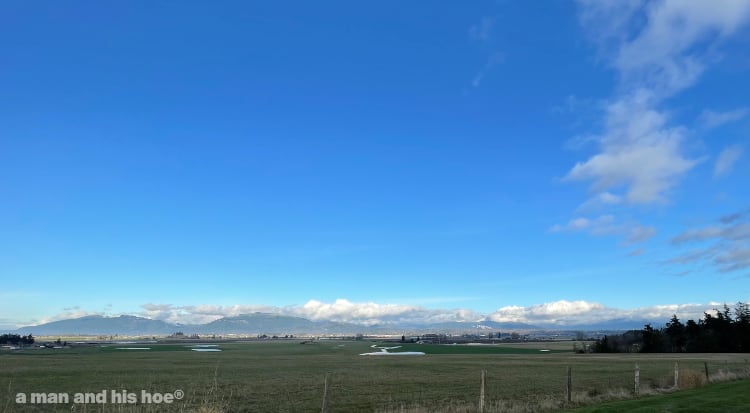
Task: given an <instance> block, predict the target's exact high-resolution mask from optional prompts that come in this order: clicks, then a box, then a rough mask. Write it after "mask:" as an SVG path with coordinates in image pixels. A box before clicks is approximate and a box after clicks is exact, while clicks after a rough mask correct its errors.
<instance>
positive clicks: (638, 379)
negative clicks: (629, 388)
mask: <svg viewBox="0 0 750 413" xmlns="http://www.w3.org/2000/svg"><path fill="white" fill-rule="evenodd" d="M640 391H641V368H640V367H638V364H636V365H635V382H634V383H633V393H635V397H638V393H639V392H640Z"/></svg>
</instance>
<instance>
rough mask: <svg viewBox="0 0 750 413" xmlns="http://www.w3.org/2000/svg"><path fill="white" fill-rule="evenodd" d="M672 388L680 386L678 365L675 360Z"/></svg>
mask: <svg viewBox="0 0 750 413" xmlns="http://www.w3.org/2000/svg"><path fill="white" fill-rule="evenodd" d="M674 388H675V389H679V388H680V366H679V365H678V362H676V361H675V362H674Z"/></svg>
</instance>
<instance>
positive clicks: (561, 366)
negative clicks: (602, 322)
mask: <svg viewBox="0 0 750 413" xmlns="http://www.w3.org/2000/svg"><path fill="white" fill-rule="evenodd" d="M371 344H373V343H371V342H365V341H351V342H340V341H328V342H326V341H320V342H315V343H313V344H300V343H299V342H251V343H232V344H221V346H220V348H221V350H222V351H221V352H213V353H211V352H206V353H202V352H194V351H191V350H190V348H189V347H186V345H182V344H143V345H141V344H138V345H112V346H103V347H98V346H94V347H91V348H72V349H59V350H24V351H21V352H7V351H5V352H0V368H1V369H2V372H3V375H2V379H0V413H5V412H27V411H45V412H46V411H60V412H62V411H66V412H69V411H71V405H70V404H59V405H49V404H47V405H38V404H37V405H32V404H25V405H22V404H17V403H16V400H15V397H16V394H17V393H24V394H29V393H32V392H35V393H38V392H44V393H67V394H70V395H71V397H72V395H73V394H74V393H79V392H90V393H97V392H101V391H102V390H106V391H107V392H110V391H112V390H114V391H119V392H122V391H123V390H124V391H127V392H129V393H137V394H139V395H140V392H141V391H142V390H145V391H147V392H150V393H155V392H158V393H167V392H170V393H171V392H174V391H175V390H178V389H179V390H182V391H183V392H184V395H185V396H184V398H183V399H182V400H178V401H175V402H174V403H172V404H170V405H164V404H162V405H158V406H156V405H140V404H137V405H135V406H133V405H129V404H120V405H112V404H108V405H106V406H104V408H103V406H101V405H78V406H76V411H79V412H80V411H92V412H94V411H123V412H125V411H174V412H178V411H196V410H198V409H199V408H201V407H204V411H211V410H205V408H207V407H211V408H216V409H215V410H213V411H232V412H235V411H240V412H241V411H246V412H258V411H263V412H265V411H269V412H301V411H311V412H312V411H320V408H321V404H322V400H323V388H324V380H325V377H326V375H328V377H329V405H330V410H331V411H332V412H356V411H370V412H372V411H400V410H401V409H402V408H407V411H434V410H443V411H451V409H454V410H455V411H474V409H475V408H476V405H477V402H478V398H479V390H480V389H479V387H480V386H479V382H480V374H481V371H482V370H483V369H485V370H486V371H487V385H486V399H487V404H488V406H497V405H498V404H499V403H505V404H508V403H510V404H518V405H526V406H534V405H535V403H539V402H540V401H544V402H545V403H546V404H545V405H546V406H560V407H561V406H563V405H564V399H565V388H566V387H565V386H566V385H565V383H566V369H567V367H568V366H570V367H571V368H572V372H573V389H574V402H575V403H590V402H592V401H596V400H598V399H599V398H602V399H606V395H607V394H608V393H609V392H611V391H612V390H613V389H614V390H617V389H620V391H621V393H622V392H624V393H628V392H630V390H631V389H632V386H633V368H634V365H635V364H636V363H638V364H639V365H640V375H641V388H642V389H644V392H646V391H647V390H648V389H650V388H653V387H662V386H669V385H670V384H671V380H672V379H671V377H672V374H673V373H672V372H673V370H674V363H675V361H679V363H680V368H681V371H688V370H693V371H695V372H700V373H701V374H702V372H703V368H704V362H707V363H708V366H709V368H710V372H711V374H717V373H719V371H723V372H727V371H733V372H736V373H746V372H747V369H748V364H747V358H750V357H749V356H748V355H746V354H722V355H711V354H690V355H685V354H683V355H674V354H668V355H641V354H617V355H605V354H573V352H572V343H570V342H567V343H528V344H523V345H498V346H464V345H456V346H452V345H416V344H415V345H405V346H403V347H402V348H401V349H399V350H406V351H424V352H426V353H427V355H426V356H415V357H408V356H405V357H366V356H360V355H359V354H360V353H364V352H370V351H375V350H374V349H371V348H370V347H369V346H370V345H371ZM117 347H149V348H150V350H117ZM541 349H544V350H550V351H547V352H541V351H540V350H541ZM659 397H662V396H659ZM575 403H574V404H575ZM416 406H421V407H422V408H423V409H424V410H420V409H418V408H416ZM408 409H411V410H408ZM532 411H533V409H532Z"/></svg>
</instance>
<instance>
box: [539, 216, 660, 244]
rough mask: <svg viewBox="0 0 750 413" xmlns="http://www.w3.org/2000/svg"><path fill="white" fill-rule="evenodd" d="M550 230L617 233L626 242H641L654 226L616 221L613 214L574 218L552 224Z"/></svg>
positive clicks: (646, 237) (652, 232)
mask: <svg viewBox="0 0 750 413" xmlns="http://www.w3.org/2000/svg"><path fill="white" fill-rule="evenodd" d="M550 231H551V232H587V233H589V234H591V235H595V236H606V235H617V236H621V237H624V239H625V242H626V244H636V243H641V242H644V241H647V240H648V239H649V238H651V237H653V236H654V235H655V234H656V228H653V227H648V226H643V225H641V224H639V223H638V222H635V221H628V222H617V220H616V219H615V217H614V216H613V215H601V216H599V217H596V218H585V217H579V218H574V219H571V220H570V221H568V223H566V224H564V225H559V224H557V225H553V226H552V227H551V228H550Z"/></svg>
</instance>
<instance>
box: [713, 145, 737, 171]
mask: <svg viewBox="0 0 750 413" xmlns="http://www.w3.org/2000/svg"><path fill="white" fill-rule="evenodd" d="M742 152H743V149H742V146H740V145H732V146H729V147H726V148H724V150H723V151H721V153H720V154H719V157H718V158H717V159H716V164H715V165H714V176H722V175H726V174H728V173H729V172H731V170H732V167H733V166H734V164H735V163H736V162H737V161H738V160H739V159H740V158H741V157H742Z"/></svg>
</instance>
